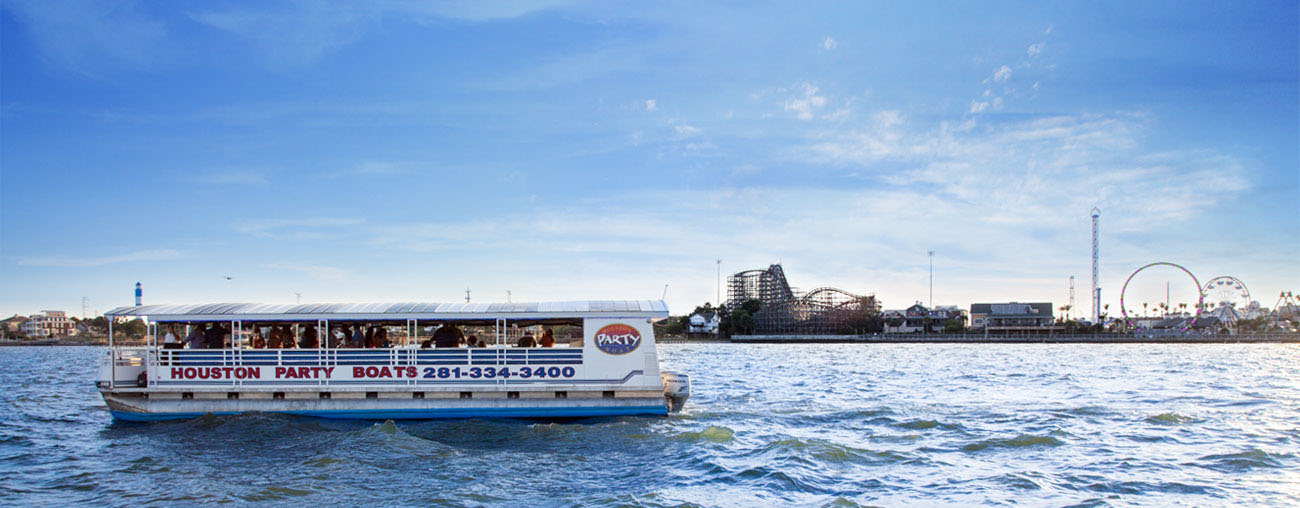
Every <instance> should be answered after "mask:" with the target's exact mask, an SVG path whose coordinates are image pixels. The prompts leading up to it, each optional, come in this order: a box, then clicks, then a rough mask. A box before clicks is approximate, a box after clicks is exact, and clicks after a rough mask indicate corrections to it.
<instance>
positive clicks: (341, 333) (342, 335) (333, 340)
mask: <svg viewBox="0 0 1300 508" xmlns="http://www.w3.org/2000/svg"><path fill="white" fill-rule="evenodd" d="M329 338H330V342H329V346H328V347H329V348H330V349H338V348H339V346H341V345H342V344H343V343H344V342H345V341H347V339H348V327H346V326H343V327H339V328H335V329H334V331H332V332H330V334H329Z"/></svg>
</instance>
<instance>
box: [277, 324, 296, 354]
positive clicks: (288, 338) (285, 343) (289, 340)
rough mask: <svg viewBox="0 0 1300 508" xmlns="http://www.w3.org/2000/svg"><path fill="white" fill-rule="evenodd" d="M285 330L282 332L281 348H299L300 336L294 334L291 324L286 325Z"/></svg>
mask: <svg viewBox="0 0 1300 508" xmlns="http://www.w3.org/2000/svg"><path fill="white" fill-rule="evenodd" d="M283 329H284V331H283V332H281V334H280V349H297V348H298V337H295V336H294V334H293V329H291V328H289V325H284V328H283Z"/></svg>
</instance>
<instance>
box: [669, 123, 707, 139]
mask: <svg viewBox="0 0 1300 508" xmlns="http://www.w3.org/2000/svg"><path fill="white" fill-rule="evenodd" d="M673 130H674V131H676V132H677V138H678V139H686V138H693V137H695V136H699V135H700V133H701V132H702V131H701V130H700V128H699V127H695V126H692V125H685V124H683V125H674V126H673Z"/></svg>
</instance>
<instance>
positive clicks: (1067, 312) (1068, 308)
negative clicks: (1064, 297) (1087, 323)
mask: <svg viewBox="0 0 1300 508" xmlns="http://www.w3.org/2000/svg"><path fill="white" fill-rule="evenodd" d="M1072 310H1074V276H1073V275H1071V276H1070V303H1067V304H1066V308H1065V320H1066V321H1069V320H1070V311H1072Z"/></svg>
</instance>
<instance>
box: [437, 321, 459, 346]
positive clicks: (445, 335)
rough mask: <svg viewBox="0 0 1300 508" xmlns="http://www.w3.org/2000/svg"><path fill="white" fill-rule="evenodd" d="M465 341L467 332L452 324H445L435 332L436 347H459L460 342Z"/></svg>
mask: <svg viewBox="0 0 1300 508" xmlns="http://www.w3.org/2000/svg"><path fill="white" fill-rule="evenodd" d="M464 339H465V332H462V331H460V328H457V327H456V325H453V324H451V323H446V324H443V325H442V326H439V327H438V329H437V330H435V331H434V332H433V345H434V347H459V346H460V341H462V340H464Z"/></svg>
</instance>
